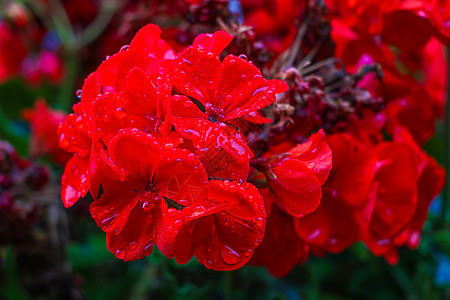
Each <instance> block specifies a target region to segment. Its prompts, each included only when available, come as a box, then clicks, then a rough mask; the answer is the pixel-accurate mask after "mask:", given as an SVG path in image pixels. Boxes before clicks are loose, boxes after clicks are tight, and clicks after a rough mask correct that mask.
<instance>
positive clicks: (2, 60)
mask: <svg viewBox="0 0 450 300" xmlns="http://www.w3.org/2000/svg"><path fill="white" fill-rule="evenodd" d="M25 56H26V50H25V46H24V44H23V42H22V40H20V39H19V38H18V37H17V35H16V34H15V33H14V32H13V31H12V30H11V29H10V28H9V27H8V26H6V24H5V23H4V22H0V82H3V81H5V80H7V79H8V78H9V77H11V76H14V75H16V74H17V73H18V72H19V70H20V68H21V66H22V62H23V60H24V59H25Z"/></svg>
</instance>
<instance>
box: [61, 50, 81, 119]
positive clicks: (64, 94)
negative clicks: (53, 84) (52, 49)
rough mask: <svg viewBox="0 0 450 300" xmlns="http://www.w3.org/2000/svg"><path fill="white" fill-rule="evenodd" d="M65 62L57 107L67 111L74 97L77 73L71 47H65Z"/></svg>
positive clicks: (77, 69) (76, 64) (74, 54)
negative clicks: (64, 72)
mask: <svg viewBox="0 0 450 300" xmlns="http://www.w3.org/2000/svg"><path fill="white" fill-rule="evenodd" d="M65 63H66V75H65V77H64V81H63V83H62V84H61V87H60V89H59V97H58V108H60V109H63V110H65V111H69V110H70V108H71V107H72V104H73V100H74V97H75V96H74V95H75V81H76V80H77V76H78V73H79V65H78V60H77V56H76V52H75V51H73V50H72V49H67V54H66V58H65Z"/></svg>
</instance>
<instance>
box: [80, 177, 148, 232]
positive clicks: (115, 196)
mask: <svg viewBox="0 0 450 300" xmlns="http://www.w3.org/2000/svg"><path fill="white" fill-rule="evenodd" d="M102 187H103V189H104V192H103V194H102V195H101V196H100V198H98V199H97V200H95V201H94V202H92V204H91V205H90V207H89V211H90V212H91V215H92V218H93V219H94V220H95V222H96V223H97V226H98V227H100V228H101V229H102V230H103V231H105V232H108V233H111V234H119V233H120V232H121V231H122V229H123V228H124V227H125V225H126V224H127V222H128V221H129V215H130V212H131V210H132V209H133V208H134V207H135V206H136V205H137V204H138V202H139V200H140V198H141V194H140V193H137V192H136V191H133V190H132V187H131V186H130V184H129V183H128V182H120V181H114V180H108V182H105V180H103V181H102ZM135 222H136V223H137V220H133V219H132V221H130V223H135Z"/></svg>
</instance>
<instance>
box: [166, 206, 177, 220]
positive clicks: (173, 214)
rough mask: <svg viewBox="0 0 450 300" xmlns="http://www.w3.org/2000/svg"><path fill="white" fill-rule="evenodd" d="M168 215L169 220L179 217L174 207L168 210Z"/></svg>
mask: <svg viewBox="0 0 450 300" xmlns="http://www.w3.org/2000/svg"><path fill="white" fill-rule="evenodd" d="M167 215H168V216H169V218H173V217H175V216H176V215H177V209H176V208H174V207H170V208H169V209H168V210H167Z"/></svg>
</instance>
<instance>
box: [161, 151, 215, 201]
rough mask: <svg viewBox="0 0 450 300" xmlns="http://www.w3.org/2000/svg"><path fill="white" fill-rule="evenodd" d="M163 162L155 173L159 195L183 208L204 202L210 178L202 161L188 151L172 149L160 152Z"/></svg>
mask: <svg viewBox="0 0 450 300" xmlns="http://www.w3.org/2000/svg"><path fill="white" fill-rule="evenodd" d="M160 156H161V158H163V160H161V162H160V164H159V165H158V169H157V170H156V173H155V179H154V181H155V182H157V185H156V190H157V191H158V194H159V195H161V196H164V197H167V198H169V199H171V200H174V201H176V202H178V203H180V200H183V203H180V204H182V205H183V206H187V205H195V203H197V202H200V201H204V200H205V199H206V195H207V188H206V183H207V181H208V177H207V175H206V171H205V169H204V168H203V166H202V164H201V163H200V160H199V159H198V158H197V157H196V156H195V155H194V154H192V153H190V152H189V151H188V150H185V149H176V148H172V149H170V150H166V149H163V150H161V152H160Z"/></svg>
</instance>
